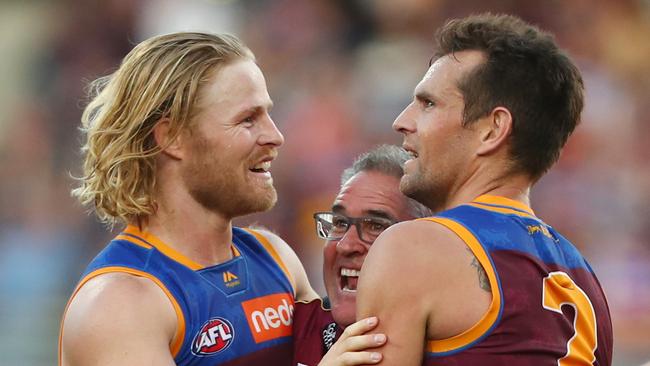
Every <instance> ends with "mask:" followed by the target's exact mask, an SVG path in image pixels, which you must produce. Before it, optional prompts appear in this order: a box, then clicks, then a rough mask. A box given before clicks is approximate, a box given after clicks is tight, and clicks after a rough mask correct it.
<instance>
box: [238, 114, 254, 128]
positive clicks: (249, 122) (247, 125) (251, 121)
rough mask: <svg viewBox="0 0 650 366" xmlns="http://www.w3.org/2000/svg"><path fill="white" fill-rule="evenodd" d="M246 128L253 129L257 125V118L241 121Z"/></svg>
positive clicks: (250, 117) (249, 117) (247, 118)
mask: <svg viewBox="0 0 650 366" xmlns="http://www.w3.org/2000/svg"><path fill="white" fill-rule="evenodd" d="M240 123H241V124H242V125H244V127H252V126H253V124H254V123H255V116H248V117H246V118H244V119H242V120H241V122H240Z"/></svg>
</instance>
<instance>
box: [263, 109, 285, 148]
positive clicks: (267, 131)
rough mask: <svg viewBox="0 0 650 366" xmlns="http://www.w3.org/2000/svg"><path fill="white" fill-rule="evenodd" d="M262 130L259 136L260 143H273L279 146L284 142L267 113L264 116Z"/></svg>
mask: <svg viewBox="0 0 650 366" xmlns="http://www.w3.org/2000/svg"><path fill="white" fill-rule="evenodd" d="M265 120H266V121H265V123H264V131H263V133H262V135H261V136H260V139H259V143H260V145H273V146H276V147H277V146H280V145H282V144H283V143H284V136H283V135H282V133H281V132H280V130H279V129H278V127H277V126H276V125H275V122H273V119H272V118H271V116H269V115H268V114H267V115H266V116H265Z"/></svg>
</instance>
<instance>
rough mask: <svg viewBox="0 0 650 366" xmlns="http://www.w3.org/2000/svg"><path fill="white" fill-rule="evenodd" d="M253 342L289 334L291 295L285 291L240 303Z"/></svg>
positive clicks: (291, 318)
mask: <svg viewBox="0 0 650 366" xmlns="http://www.w3.org/2000/svg"><path fill="white" fill-rule="evenodd" d="M241 306H242V308H244V313H245V314H246V320H248V326H249V328H250V330H251V333H252V334H253V338H254V339H255V343H261V342H266V341H270V340H272V339H276V338H281V337H286V336H290V335H291V334H292V330H293V329H292V327H291V323H292V322H293V297H292V296H291V295H290V294H287V293H281V294H273V295H267V296H262V297H258V298H255V299H252V300H248V301H244V302H242V303H241Z"/></svg>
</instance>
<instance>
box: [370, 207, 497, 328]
mask: <svg viewBox="0 0 650 366" xmlns="http://www.w3.org/2000/svg"><path fill="white" fill-rule="evenodd" d="M477 265H478V262H477V261H476V258H475V256H474V254H473V252H472V251H471V250H470V249H469V247H468V246H467V244H466V243H465V241H464V239H462V238H461V237H460V236H459V235H458V234H456V233H455V232H454V231H452V229H450V228H448V227H447V226H445V225H442V224H439V223H437V222H435V221H430V220H415V221H408V222H403V223H399V224H396V225H394V226H391V227H390V228H389V229H388V230H386V231H385V232H383V233H382V234H381V235H380V236H379V238H377V240H376V241H375V243H374V244H373V245H372V247H371V248H370V251H369V253H368V256H367V257H366V261H365V262H364V264H363V267H362V270H361V275H360V278H359V285H358V289H359V290H358V291H359V292H358V300H357V301H358V306H357V310H358V312H357V315H358V316H360V317H363V316H369V315H378V316H380V319H381V316H382V315H383V316H385V315H384V310H385V311H390V308H386V309H384V307H386V306H387V305H384V304H392V305H393V306H394V308H397V307H400V306H403V304H404V299H413V301H410V302H409V311H410V313H411V316H413V317H415V318H414V319H409V321H414V322H415V323H412V324H423V325H425V326H424V328H425V329H426V335H427V338H429V339H442V338H446V337H450V336H454V335H457V334H460V333H461V332H463V331H465V330H467V329H469V328H470V327H471V326H472V325H473V324H475V323H476V322H477V321H478V319H480V318H481V317H482V316H483V314H484V313H485V312H486V310H487V309H488V306H489V304H490V301H491V299H492V295H491V293H490V284H489V283H487V284H486V283H485V280H484V278H485V271H481V270H482V267H480V265H478V267H479V268H478V269H479V271H477ZM485 285H487V290H486V289H485ZM379 289H382V290H383V291H378V290H379ZM460 289H462V291H461V290H460ZM380 304H381V305H380Z"/></svg>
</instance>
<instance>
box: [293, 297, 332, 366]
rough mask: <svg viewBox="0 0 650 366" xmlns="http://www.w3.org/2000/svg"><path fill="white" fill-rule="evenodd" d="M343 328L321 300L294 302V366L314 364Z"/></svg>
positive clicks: (310, 365) (311, 365)
mask: <svg viewBox="0 0 650 366" xmlns="http://www.w3.org/2000/svg"><path fill="white" fill-rule="evenodd" d="M342 332H343V330H342V329H341V328H340V327H339V326H338V325H336V323H335V322H334V318H332V313H331V312H330V311H329V310H328V309H325V308H324V307H323V302H322V300H320V299H318V300H313V301H310V302H296V303H295V305H294V313H293V342H294V343H293V362H292V365H294V366H316V365H318V363H319V362H320V360H321V358H323V356H324V355H325V353H327V350H329V349H330V347H332V345H333V344H334V342H336V340H337V339H338V337H339V336H340V335H341V333H342Z"/></svg>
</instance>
